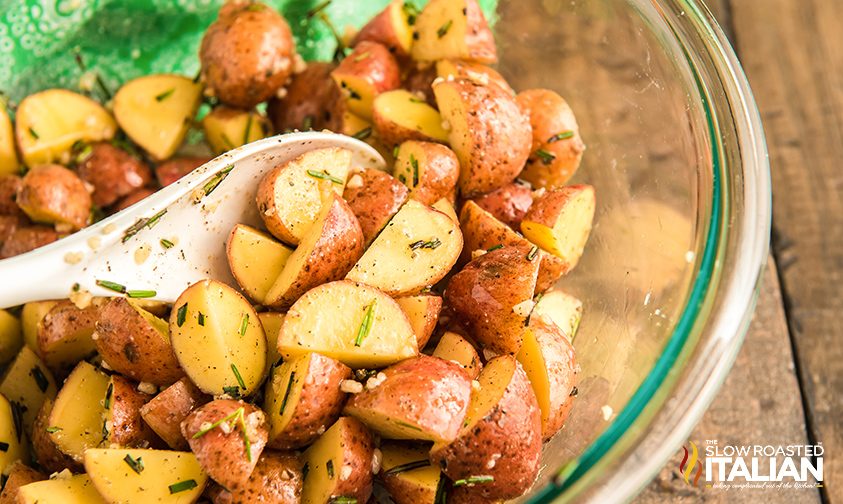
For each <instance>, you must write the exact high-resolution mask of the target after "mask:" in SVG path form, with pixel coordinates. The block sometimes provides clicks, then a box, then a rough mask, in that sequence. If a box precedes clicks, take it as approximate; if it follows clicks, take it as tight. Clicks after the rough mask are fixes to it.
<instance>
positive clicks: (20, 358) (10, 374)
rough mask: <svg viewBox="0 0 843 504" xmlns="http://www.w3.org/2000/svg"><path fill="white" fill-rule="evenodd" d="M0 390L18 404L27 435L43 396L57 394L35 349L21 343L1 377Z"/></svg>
mask: <svg viewBox="0 0 843 504" xmlns="http://www.w3.org/2000/svg"><path fill="white" fill-rule="evenodd" d="M0 394H3V397H5V398H6V399H8V400H9V401H11V402H14V403H17V404H18V405H19V406H20V410H21V411H22V423H23V429H24V431H25V432H26V434H27V435H30V434H32V423H33V422H35V415H37V414H38V410H39V409H41V405H42V404H43V403H44V400H46V399H52V398H54V397H56V382H55V379H53V374H52V373H51V372H50V370H49V369H47V366H45V365H44V363H43V362H41V360H40V359H39V358H38V356H37V355H35V352H33V351H32V349H30V348H29V347H28V346H24V347H23V348H21V349H20V352H18V355H17V357H15V360H13V361H12V363H11V364H10V365H9V367H7V368H6V372H5V373H4V374H3V378H2V379H0Z"/></svg>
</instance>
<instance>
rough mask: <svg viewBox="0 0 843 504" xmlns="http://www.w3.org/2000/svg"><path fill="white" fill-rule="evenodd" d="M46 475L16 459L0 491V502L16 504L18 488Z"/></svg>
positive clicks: (0, 503) (1, 503) (41, 479)
mask: <svg viewBox="0 0 843 504" xmlns="http://www.w3.org/2000/svg"><path fill="white" fill-rule="evenodd" d="M45 479H47V475H45V474H43V473H41V472H40V471H36V470H35V469H33V468H31V467H29V466H26V465H24V463H23V462H21V461H20V460H18V461H17V462H14V463H13V464H12V465H11V468H10V470H9V479H7V480H6V483H5V484H4V485H3V492H2V493H0V504H17V502H18V501H17V498H18V489H19V488H20V487H22V486H24V485H27V484H29V483H34V482H36V481H43V480H45Z"/></svg>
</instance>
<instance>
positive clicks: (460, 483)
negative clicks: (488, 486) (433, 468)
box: [454, 475, 495, 487]
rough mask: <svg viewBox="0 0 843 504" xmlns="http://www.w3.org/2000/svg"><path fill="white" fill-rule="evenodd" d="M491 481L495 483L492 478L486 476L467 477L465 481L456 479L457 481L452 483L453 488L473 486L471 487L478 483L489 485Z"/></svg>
mask: <svg viewBox="0 0 843 504" xmlns="http://www.w3.org/2000/svg"><path fill="white" fill-rule="evenodd" d="M492 481H495V477H494V476H487V475H482V476H469V477H468V478H465V479H458V480H457V481H455V482H454V486H455V487H460V486H473V485H477V484H479V483H490V482H492Z"/></svg>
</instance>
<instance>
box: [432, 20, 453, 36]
mask: <svg viewBox="0 0 843 504" xmlns="http://www.w3.org/2000/svg"><path fill="white" fill-rule="evenodd" d="M453 24H454V20H453V19H449V20H448V22H447V23H445V24H443V25H442V26H440V27H439V29H438V30H436V36H437V37H439V38H442V37H444V36H445V35H446V34H447V33H448V30H450V29H451V25H453Z"/></svg>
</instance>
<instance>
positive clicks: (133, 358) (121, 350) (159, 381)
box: [94, 297, 184, 386]
mask: <svg viewBox="0 0 843 504" xmlns="http://www.w3.org/2000/svg"><path fill="white" fill-rule="evenodd" d="M96 331H97V338H96V339H95V340H94V344H95V345H96V347H97V351H98V352H99V353H100V355H101V356H102V358H103V360H104V361H105V362H107V363H108V365H109V366H110V367H111V368H112V369H114V370H115V371H117V372H119V373H122V374H124V375H126V376H128V377H129V378H132V379H134V380H136V381H139V382H148V383H152V384H155V385H163V386H166V385H170V384H172V383H173V382H175V381H176V380H178V379H179V378H181V377H183V376H184V371H183V370H182V369H181V367H180V366H179V363H178V361H177V360H176V355H175V353H174V352H173V348H172V346H171V345H170V342H169V340H168V339H164V338H163V337H162V336H161V334H160V333H159V332H158V331H157V330H156V329H155V328H154V327H153V326H152V325H151V324H150V323H149V321H147V320H146V319H145V318H144V317H143V316H142V315H141V314H140V312H138V311H137V310H136V309H135V308H133V307H132V305H131V304H130V301H128V300H127V299H126V298H122V297H116V298H111V299H110V300H109V301H108V302H107V303H106V304H105V306H103V307H102V311H101V313H100V315H99V320H98V321H97V329H96Z"/></svg>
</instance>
